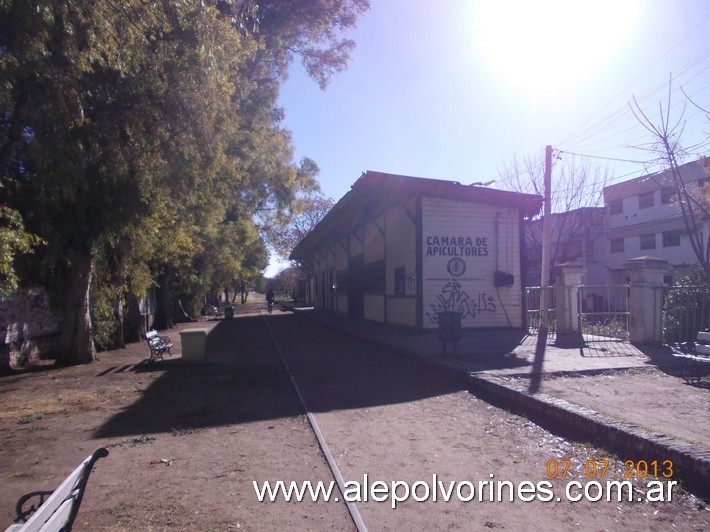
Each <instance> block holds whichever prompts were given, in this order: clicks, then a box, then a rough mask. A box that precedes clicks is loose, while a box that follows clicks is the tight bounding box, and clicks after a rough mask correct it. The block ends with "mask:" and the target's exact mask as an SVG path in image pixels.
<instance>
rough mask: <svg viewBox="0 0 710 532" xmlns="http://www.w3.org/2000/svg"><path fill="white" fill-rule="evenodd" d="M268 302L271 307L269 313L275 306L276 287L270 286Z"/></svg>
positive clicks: (267, 294)
mask: <svg viewBox="0 0 710 532" xmlns="http://www.w3.org/2000/svg"><path fill="white" fill-rule="evenodd" d="M266 303H267V304H268V307H269V314H271V310H272V309H273V308H274V289H273V288H269V290H268V292H266Z"/></svg>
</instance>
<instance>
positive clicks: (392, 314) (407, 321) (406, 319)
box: [384, 201, 417, 327]
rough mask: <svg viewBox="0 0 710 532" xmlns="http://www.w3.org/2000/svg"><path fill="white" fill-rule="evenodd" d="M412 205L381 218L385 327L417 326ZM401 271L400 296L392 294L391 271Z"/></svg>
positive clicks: (394, 292) (413, 209) (392, 280)
mask: <svg viewBox="0 0 710 532" xmlns="http://www.w3.org/2000/svg"><path fill="white" fill-rule="evenodd" d="M415 212H416V204H415V202H414V201H410V202H408V203H407V204H405V205H403V206H401V207H397V208H395V209H392V210H391V211H389V212H388V213H387V215H386V216H385V220H384V224H385V231H386V235H387V236H386V239H385V271H386V279H387V284H386V287H385V292H386V294H387V306H386V319H387V322H388V323H392V324H397V325H404V326H408V327H416V325H417V298H416V294H417V233H416V225H415V223H414V220H413V219H412V217H413V216H414V213H415ZM397 268H404V280H405V283H404V294H396V291H395V270H396V269H397Z"/></svg>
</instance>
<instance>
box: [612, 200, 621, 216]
mask: <svg viewBox="0 0 710 532" xmlns="http://www.w3.org/2000/svg"><path fill="white" fill-rule="evenodd" d="M622 212H624V201H623V200H614V201H610V202H609V214H621V213H622Z"/></svg>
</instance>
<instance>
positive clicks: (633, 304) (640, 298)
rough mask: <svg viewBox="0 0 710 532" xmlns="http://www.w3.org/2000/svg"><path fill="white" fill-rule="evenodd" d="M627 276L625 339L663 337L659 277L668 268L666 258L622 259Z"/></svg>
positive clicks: (646, 340) (645, 340)
mask: <svg viewBox="0 0 710 532" xmlns="http://www.w3.org/2000/svg"><path fill="white" fill-rule="evenodd" d="M624 268H625V269H626V270H627V271H628V272H629V274H630V275H631V282H630V283H629V287H630V291H631V294H630V297H629V339H630V340H631V342H632V343H639V344H643V343H658V342H661V341H662V340H663V331H662V329H661V314H662V310H663V308H662V307H663V276H664V275H665V274H666V273H668V272H670V271H671V270H672V267H671V266H670V264H668V261H666V260H663V259H659V258H657V257H648V256H644V257H637V258H635V259H630V260H627V261H626V262H624Z"/></svg>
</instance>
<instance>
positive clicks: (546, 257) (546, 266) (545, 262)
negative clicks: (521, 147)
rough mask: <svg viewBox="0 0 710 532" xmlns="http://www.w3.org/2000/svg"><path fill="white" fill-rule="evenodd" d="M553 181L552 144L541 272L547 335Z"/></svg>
mask: <svg viewBox="0 0 710 532" xmlns="http://www.w3.org/2000/svg"><path fill="white" fill-rule="evenodd" d="M551 181H552V146H545V190H544V194H545V196H544V205H545V207H544V210H543V217H542V268H541V270H542V271H541V273H540V333H544V334H545V335H547V329H548V316H547V307H548V306H549V305H548V299H549V297H548V295H549V290H548V282H549V279H550V229H551V227H550V222H551V220H550V214H551V212H552V207H551V206H550V185H551Z"/></svg>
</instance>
